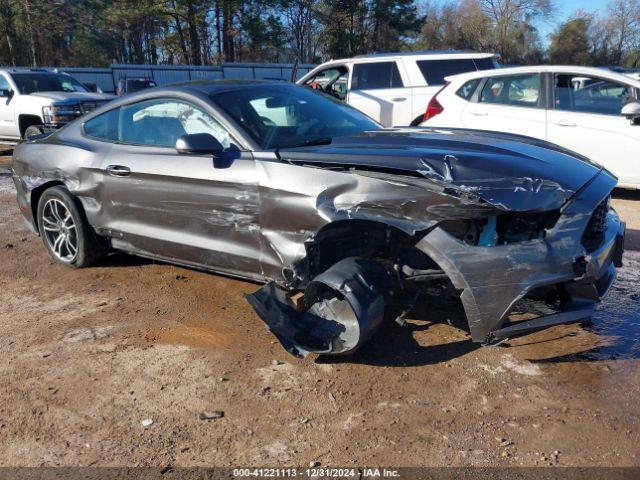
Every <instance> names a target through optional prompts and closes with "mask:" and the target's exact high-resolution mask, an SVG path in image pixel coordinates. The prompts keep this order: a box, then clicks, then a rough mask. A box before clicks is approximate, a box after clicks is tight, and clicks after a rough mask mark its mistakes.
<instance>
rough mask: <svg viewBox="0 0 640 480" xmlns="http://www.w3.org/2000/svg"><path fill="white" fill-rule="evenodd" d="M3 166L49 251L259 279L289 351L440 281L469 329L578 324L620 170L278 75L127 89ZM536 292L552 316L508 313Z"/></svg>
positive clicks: (386, 313) (608, 226)
mask: <svg viewBox="0 0 640 480" xmlns="http://www.w3.org/2000/svg"><path fill="white" fill-rule="evenodd" d="M13 179H14V181H15V184H16V187H17V192H18V194H17V198H18V205H19V208H20V211H21V212H22V214H23V215H24V218H25V220H26V223H27V224H28V226H29V227H30V229H31V230H32V231H33V232H34V233H36V234H39V235H40V236H41V237H42V239H43V241H44V245H45V247H46V249H47V250H48V252H49V255H50V256H51V258H52V259H54V260H55V261H57V262H60V263H63V264H67V265H70V266H74V267H85V266H88V265H90V264H91V263H93V262H95V261H96V260H98V259H100V258H101V257H103V256H104V255H105V254H107V253H108V252H109V251H112V250H119V251H124V252H128V253H132V254H135V255H141V256H144V257H150V258H154V259H160V260H164V261H168V262H172V263H176V264H180V265H185V266H189V267H194V268H199V269H206V270H210V271H213V272H218V273H223V274H227V275H232V276H237V277H242V278H246V279H250V280H255V281H258V282H261V283H264V286H262V287H261V288H260V289H259V290H258V291H256V292H255V293H254V294H252V295H249V296H248V297H247V298H248V300H249V302H250V303H251V305H252V306H253V307H254V309H255V310H256V312H257V314H258V315H259V316H260V317H261V318H262V319H263V320H264V321H265V322H266V323H267V325H268V326H269V328H270V329H271V330H272V332H273V333H274V334H275V335H276V336H277V337H278V339H279V340H280V341H281V343H282V344H283V346H284V347H285V348H286V349H287V350H289V351H290V352H291V353H294V354H296V355H305V354H307V353H309V352H315V353H320V354H344V353H349V352H353V351H355V350H356V349H357V348H359V347H360V346H361V345H362V344H363V343H364V342H366V340H367V339H368V338H369V337H370V335H371V334H372V332H374V331H375V329H376V327H378V326H379V324H380V322H381V321H382V320H383V318H385V317H386V318H394V316H395V317H396V319H397V320H398V321H401V319H402V318H403V317H404V315H406V314H407V312H408V311H409V310H410V309H411V308H412V306H413V305H414V303H415V302H416V301H417V299H418V297H419V295H420V294H421V292H424V291H425V289H426V288H427V287H428V286H429V285H431V284H433V283H434V282H445V283H447V285H449V286H451V284H452V285H453V287H454V288H455V289H457V292H458V293H459V295H460V300H461V302H462V305H463V306H464V310H465V313H466V316H467V319H468V323H469V331H470V334H471V338H472V340H474V341H476V342H484V343H492V342H496V341H500V340H502V339H505V338H509V337H512V336H515V335H520V334H523V333H526V332H530V331H533V330H537V329H541V328H545V327H548V326H550V325H555V324H559V323H570V322H577V321H581V320H584V319H587V318H588V317H589V316H590V315H591V313H592V312H593V309H594V306H595V304H596V303H597V302H598V301H599V300H600V298H601V297H602V296H603V295H604V294H605V292H606V291H607V289H608V288H609V287H610V286H611V284H612V282H613V280H614V279H615V273H616V270H615V267H616V266H620V265H621V261H622V252H623V239H624V223H622V222H621V221H620V220H619V218H618V216H617V215H616V213H615V212H614V211H613V210H612V209H611V208H610V207H609V196H610V193H611V191H612V189H613V188H614V187H615V185H616V178H615V177H614V176H612V175H611V174H610V173H609V172H607V171H606V170H604V169H602V168H601V167H599V166H597V165H594V164H592V163H591V162H589V161H588V160H587V159H585V158H583V157H580V156H578V155H577V154H575V153H572V152H569V151H566V150H562V149H560V148H559V147H557V146H555V145H552V144H549V143H545V142H542V141H538V140H534V139H531V138H528V137H521V136H513V135H503V134H496V133H489V132H483V131H469V130H452V129H437V128H430V129H421V128H404V129H383V128H381V127H380V126H379V125H378V124H376V123H375V122H373V121H372V120H370V119H369V118H368V117H366V116H365V115H363V114H361V113H360V112H358V111H356V110H354V109H352V108H351V107H349V106H346V105H344V104H342V103H340V102H339V101H337V100H335V99H332V98H329V97H327V96H325V95H323V94H322V93H318V92H314V91H311V90H308V89H305V88H303V87H298V86H295V85H291V84H285V83H282V82H257V81H250V82H247V81H202V82H191V83H184V84H176V85H172V86H168V87H164V88H154V89H150V90H145V91H143V92H140V93H138V94H133V95H127V96H126V97H123V98H121V99H119V100H115V101H112V102H111V103H109V104H107V105H105V106H104V107H102V108H100V109H98V110H96V111H94V112H92V113H90V114H88V115H86V116H84V117H82V118H81V119H79V120H77V121H75V122H73V123H71V124H69V125H68V126H66V127H65V128H62V129H61V130H58V131H56V132H55V133H52V134H48V135H46V134H45V135H42V136H39V137H36V138H34V139H31V140H29V141H27V142H25V143H21V144H20V145H18V146H17V147H16V149H15V151H14V155H13ZM529 295H531V296H535V297H536V298H543V299H546V300H547V301H549V302H553V305H555V307H556V310H555V312H556V313H553V314H551V315H546V316H541V317H538V318H535V319H533V320H528V321H525V322H509V321H508V319H507V317H508V315H509V313H510V312H511V311H512V309H513V308H514V305H515V304H516V302H517V301H518V300H520V299H521V298H523V297H525V296H529ZM430 301H437V298H431V299H430Z"/></svg>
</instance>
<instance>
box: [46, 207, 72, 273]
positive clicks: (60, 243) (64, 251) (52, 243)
mask: <svg viewBox="0 0 640 480" xmlns="http://www.w3.org/2000/svg"><path fill="white" fill-rule="evenodd" d="M42 228H43V230H44V232H43V233H44V236H45V238H46V240H47V243H48V245H49V247H50V248H51V251H52V252H53V254H54V255H55V256H56V258H57V259H59V260H61V261H63V262H67V263H70V262H72V261H73V260H74V259H75V258H76V256H77V255H78V233H77V229H76V224H75V222H74V220H73V216H72V215H71V212H70V211H69V209H68V208H67V206H66V205H65V204H64V203H63V202H62V201H61V200H58V199H57V198H51V199H49V200H47V203H46V204H45V205H44V209H43V210H42Z"/></svg>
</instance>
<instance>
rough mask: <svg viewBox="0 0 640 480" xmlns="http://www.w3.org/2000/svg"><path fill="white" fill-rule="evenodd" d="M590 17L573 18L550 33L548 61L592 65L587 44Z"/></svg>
mask: <svg viewBox="0 0 640 480" xmlns="http://www.w3.org/2000/svg"><path fill="white" fill-rule="evenodd" d="M590 24H591V19H589V18H584V17H581V18H574V19H572V20H569V21H568V22H565V23H563V24H562V25H560V27H559V28H558V30H557V31H556V32H555V33H554V34H552V35H551V45H549V61H550V62H551V63H559V64H566V65H593V57H592V55H591V51H590V45H589V26H590Z"/></svg>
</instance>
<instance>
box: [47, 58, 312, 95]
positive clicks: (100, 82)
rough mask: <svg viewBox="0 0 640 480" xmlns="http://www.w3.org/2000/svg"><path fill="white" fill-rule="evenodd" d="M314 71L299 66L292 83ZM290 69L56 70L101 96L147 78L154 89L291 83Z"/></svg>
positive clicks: (281, 65) (154, 67) (291, 66)
mask: <svg viewBox="0 0 640 480" xmlns="http://www.w3.org/2000/svg"><path fill="white" fill-rule="evenodd" d="M314 67H315V65H311V64H299V65H298V66H297V70H296V75H295V79H296V80H297V79H299V78H300V77H302V76H303V75H304V74H306V73H307V72H309V71H310V70H311V69H313V68H314ZM294 68H295V65H294V64H291V63H223V64H222V65H220V66H196V65H127V64H114V65H111V66H110V67H107V68H92V67H59V68H58V70H60V71H63V72H66V73H68V74H70V75H72V76H74V77H75V78H77V79H78V80H79V81H81V82H91V83H95V84H96V85H97V86H99V87H100V88H101V89H102V91H104V92H114V91H115V90H116V87H117V85H118V80H120V79H121V78H125V77H147V78H150V79H152V80H153V81H155V82H156V83H157V84H158V85H164V84H167V83H174V82H181V81H187V80H197V79H202V78H241V79H254V78H256V79H270V80H291V76H292V74H293V72H294Z"/></svg>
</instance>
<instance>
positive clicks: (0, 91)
mask: <svg viewBox="0 0 640 480" xmlns="http://www.w3.org/2000/svg"><path fill="white" fill-rule="evenodd" d="M112 98H114V97H113V95H106V94H100V93H91V92H89V90H88V89H87V88H86V87H85V86H84V85H82V84H81V83H80V82H79V81H77V80H76V79H75V78H73V77H72V76H70V75H67V74H65V73H58V72H55V71H53V72H52V71H48V70H44V69H18V68H1V69H0V138H2V139H6V140H19V139H24V138H29V137H30V136H33V135H37V134H40V133H42V132H44V131H46V130H51V129H56V128H60V127H61V126H63V125H65V124H67V123H69V122H70V121H72V120H74V119H76V118H77V117H79V116H81V115H83V114H84V113H86V112H88V111H91V110H93V109H95V108H97V107H99V106H100V105H102V104H103V103H104V102H107V101H109V100H111V99H112Z"/></svg>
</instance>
